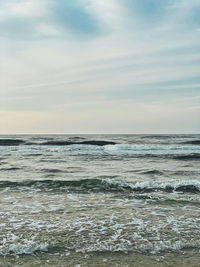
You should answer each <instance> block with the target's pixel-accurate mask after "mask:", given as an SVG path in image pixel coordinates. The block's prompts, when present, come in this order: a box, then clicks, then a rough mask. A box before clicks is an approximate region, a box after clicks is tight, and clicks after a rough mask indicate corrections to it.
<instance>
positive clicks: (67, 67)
mask: <svg viewBox="0 0 200 267" xmlns="http://www.w3.org/2000/svg"><path fill="white" fill-rule="evenodd" d="M199 10H200V2H199V1H197V0H191V1H186V0H166V1H157V0H144V1H141V0H127V1H122V0H102V1H98V0H74V1H71V2H70V1H64V0H60V1H56V0H41V1H38V0H26V1H25V0H21V1H15V0H12V1H11V0H8V1H0V36H1V37H0V39H1V43H0V62H1V63H0V64H1V69H2V70H1V75H2V77H3V78H2V79H1V83H0V108H1V109H2V110H4V114H5V112H6V110H7V111H8V112H17V111H18V112H28V111H29V112H31V116H35V115H34V114H36V113H35V112H43V114H45V115H44V118H47V117H48V114H49V116H50V119H48V123H49V125H50V124H51V123H52V122H51V118H55V120H56V118H57V119H58V118H59V121H60V123H61V124H62V125H63V124H65V123H68V121H69V120H70V121H71V119H69V117H65V116H61V111H60V108H59V107H62V113H67V114H71V118H73V117H74V116H75V117H76V120H75V121H76V122H77V123H78V116H80V120H79V121H80V122H81V121H84V118H85V120H87V125H89V126H88V129H89V130H88V131H96V132H97V128H98V127H97V126H95V127H94V128H92V125H93V123H94V121H93V118H91V115H90V114H91V113H93V114H97V115H96V116H97V118H98V120H99V122H101V128H103V129H104V128H105V132H106V131H107V130H106V127H108V123H109V121H110V122H111V121H112V120H116V121H118V124H117V125H115V127H114V126H113V125H112V126H113V131H116V132H117V131H118V130H120V129H121V126H120V123H122V122H123V123H124V127H125V128H124V132H131V131H133V132H134V131H136V130H135V127H134V129H133V127H132V126H131V124H133V123H134V124H135V125H137V129H138V130H137V132H140V131H144V130H145V131H148V127H149V131H150V129H151V131H152V130H153V128H152V127H150V125H149V124H148V120H147V119H145V118H146V117H148V114H149V112H150V110H152V112H150V113H151V114H152V115H151V120H150V121H151V122H152V125H153V127H155V129H156V131H159V120H160V121H161V120H165V119H166V117H167V120H166V127H164V128H163V126H162V127H160V131H163V129H165V131H167V127H169V128H172V125H173V127H175V125H176V122H177V123H178V121H180V120H182V119H183V118H185V125H184V123H182V124H181V125H182V126H181V127H180V131H185V132H187V131H190V132H192V131H193V132H195V131H199V130H200V126H199V123H198V119H197V117H198V116H196V114H198V115H200V114H199V109H197V108H196V107H197V105H198V103H197V102H195V103H193V102H192V101H191V100H190V98H195V97H198V96H199V89H200V88H199V84H200V79H199V77H200V54H199V45H200V31H199V29H200V20H199V16H197V13H198V11H199ZM182 97H185V99H186V100H185V101H183V102H182V104H181V107H180V110H181V112H180V113H179V112H176V110H177V107H176V104H174V103H175V102H174V103H173V104H172V103H171V100H172V99H175V100H177V101H178V100H179V99H181V98H182ZM166 99H168V102H167V103H165V102H166ZM154 100H155V101H156V103H158V104H157V106H156V108H155V104H154V105H152V101H154ZM120 103H121V104H120ZM148 103H149V106H148ZM176 103H178V102H176ZM69 106H70V108H69ZM126 106H127V108H126ZM147 106H148V108H147ZM170 108H171V109H172V110H173V111H174V115H172V113H171V112H169V110H170ZM83 109H84V114H85V115H84V118H83V116H82V115H81V114H82V113H83ZM122 109H123V110H124V111H123V114H124V115H123V118H122V117H121V116H120V114H121V112H122ZM52 110H53V114H54V115H52ZM102 110H106V112H107V115H105V112H103V111H102ZM159 110H160V112H159ZM101 112H102V118H103V117H104V116H106V117H107V118H108V121H107V123H105V124H104V122H103V120H101V115H100V114H101ZM156 112H158V113H159V114H160V115H159V116H158V115H156ZM130 113H131V114H132V116H133V117H134V119H133V118H132V119H130ZM9 114H10V113H9ZM50 114H51V115H50ZM75 114H76V115H75ZM167 114H168V115H167ZM177 114H179V115H177ZM137 116H140V123H136V122H137V118H136V117H137ZM170 116H172V117H173V118H172V117H171V123H172V121H173V123H172V124H170ZM181 116H182V117H181ZM86 117H87V119H86ZM192 117H193V118H192ZM9 118H10V117H9ZM181 118H182V119H181ZM154 119H155V120H154ZM190 120H191V121H193V124H191V123H190ZM54 122H55V121H54ZM195 122H196V124H195ZM48 123H47V124H48ZM47 124H45V125H46V126H45V127H46V129H47V131H52V128H51V127H50V128H48V125H47ZM147 124H148V125H149V126H148V127H147ZM177 125H178V124H177ZM191 125H192V126H191ZM197 125H198V127H197ZM18 128H19V127H18ZM176 128H177V127H176ZM29 129H30V127H29ZM73 129H76V131H78V129H79V128H78V126H76V125H75V124H74V123H72V124H71V131H72V132H73ZM117 129H118V130H117ZM64 130H65V131H66V132H67V131H68V128H67V127H66V128H63V132H64ZM9 131H10V130H9ZM27 131H28V128H27ZM43 131H45V129H43ZM80 131H83V128H80ZM84 131H86V129H85V130H84ZM109 131H111V130H109ZM174 131H175V130H174ZM176 131H178V128H177V129H176ZM4 132H5V130H4Z"/></svg>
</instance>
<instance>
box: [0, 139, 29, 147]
mask: <svg viewBox="0 0 200 267" xmlns="http://www.w3.org/2000/svg"><path fill="white" fill-rule="evenodd" d="M24 143H25V141H23V140H20V139H0V146H19V145H22V144H24Z"/></svg>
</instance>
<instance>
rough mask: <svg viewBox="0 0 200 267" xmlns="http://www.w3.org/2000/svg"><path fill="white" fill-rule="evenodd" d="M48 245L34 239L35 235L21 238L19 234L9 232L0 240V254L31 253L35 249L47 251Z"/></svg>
mask: <svg viewBox="0 0 200 267" xmlns="http://www.w3.org/2000/svg"><path fill="white" fill-rule="evenodd" d="M48 246H49V245H48V244H47V243H46V242H38V241H35V237H33V238H32V239H26V238H25V239H21V238H20V237H19V236H16V235H14V234H9V235H7V237H6V238H4V239H3V240H2V242H1V245H0V255H1V256H7V255H21V254H33V253H34V252H36V251H42V252H46V251H48Z"/></svg>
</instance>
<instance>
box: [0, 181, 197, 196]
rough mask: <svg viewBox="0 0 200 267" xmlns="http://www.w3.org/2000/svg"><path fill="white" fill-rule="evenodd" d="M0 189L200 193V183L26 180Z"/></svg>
mask: <svg viewBox="0 0 200 267" xmlns="http://www.w3.org/2000/svg"><path fill="white" fill-rule="evenodd" d="M0 188H10V189H20V188H24V189H26V190H29V189H37V190H41V191H56V190H58V191H67V192H80V193H88V192H105V193H106V192H147V193H148V192H153V191H165V192H168V193H171V192H188V193H199V192H200V181H198V180H184V181H174V180H172V181H166V182H149V181H146V182H135V183H132V182H125V181H121V180H115V179H111V178H106V179H82V180H74V181H64V180H39V181H37V180H26V181H22V182H14V181H13V182H11V181H1V182H0Z"/></svg>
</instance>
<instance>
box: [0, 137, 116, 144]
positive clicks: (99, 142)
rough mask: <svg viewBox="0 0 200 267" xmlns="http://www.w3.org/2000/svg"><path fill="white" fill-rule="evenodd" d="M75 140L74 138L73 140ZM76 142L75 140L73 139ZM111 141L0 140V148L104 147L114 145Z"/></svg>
mask: <svg viewBox="0 0 200 267" xmlns="http://www.w3.org/2000/svg"><path fill="white" fill-rule="evenodd" d="M74 139H75V138H74ZM75 140H76V139H75ZM115 144H116V143H115V142H112V141H103V140H86V141H65V140H61V141H59V140H57V141H56V140H55V141H51V140H50V141H46V142H42V143H34V142H26V141H25V140H20V139H0V146H19V145H26V146H28V145H42V146H69V145H94V146H105V145H115Z"/></svg>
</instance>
